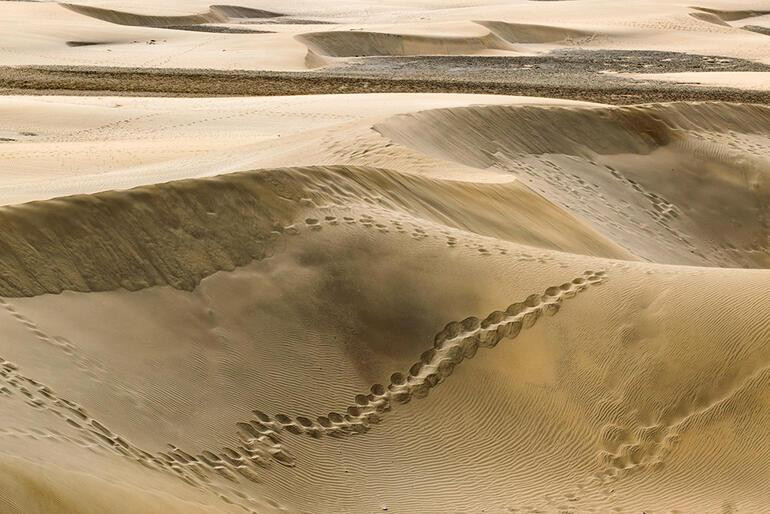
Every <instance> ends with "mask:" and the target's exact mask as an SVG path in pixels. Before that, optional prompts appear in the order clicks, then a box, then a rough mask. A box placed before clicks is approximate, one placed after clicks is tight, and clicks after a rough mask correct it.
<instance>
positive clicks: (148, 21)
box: [60, 3, 283, 27]
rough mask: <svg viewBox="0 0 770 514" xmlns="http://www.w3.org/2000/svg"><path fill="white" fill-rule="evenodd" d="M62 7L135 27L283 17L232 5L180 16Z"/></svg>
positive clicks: (85, 6) (270, 12)
mask: <svg viewBox="0 0 770 514" xmlns="http://www.w3.org/2000/svg"><path fill="white" fill-rule="evenodd" d="M60 5H61V6H62V7H64V8H66V9H69V10H71V11H74V12H76V13H78V14H82V15H84V16H90V17H92V18H96V19H99V20H102V21H106V22H109V23H115V24H117V25H130V26H137V27H173V26H186V25H199V24H205V23H226V22H228V21H231V20H237V19H240V18H246V19H248V18H277V17H280V16H283V15H282V14H280V13H276V12H272V11H263V10H261V9H252V8H249V7H239V6H234V5H212V6H211V7H210V8H209V10H208V12H205V13H200V14H189V15H181V16H155V15H150V14H136V13H131V12H126V11H118V10H114V9H105V8H102V7H95V6H90V5H78V4H68V3H62V4H60Z"/></svg>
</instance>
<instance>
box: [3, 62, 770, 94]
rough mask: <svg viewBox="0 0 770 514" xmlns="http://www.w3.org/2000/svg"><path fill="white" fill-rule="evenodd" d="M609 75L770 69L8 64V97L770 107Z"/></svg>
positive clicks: (712, 65)
mask: <svg viewBox="0 0 770 514" xmlns="http://www.w3.org/2000/svg"><path fill="white" fill-rule="evenodd" d="M606 71H621V72H646V73H655V72H660V73H670V72H683V71H770V66H766V65H762V64H757V63H753V62H750V61H745V60H741V59H732V58H724V57H714V56H698V55H688V54H680V53H673V52H616V51H584V50H579V51H574V50H573V51H560V52H555V53H552V54H548V55H545V56H537V57H455V56H450V57H375V58H358V59H351V60H348V61H345V62H343V63H342V64H340V65H338V66H336V67H333V68H326V69H322V70H316V71H308V72H265V71H238V70H233V71H229V70H228V71H215V70H174V69H161V70H158V69H138V68H109V67H102V68H98V67H63V66H59V67H0V94H69V95H109V94H112V95H150V96H272V95H307V94H333V93H383V92H411V93H481V94H501V95H522V96H538V97H550V98H567V99H574V100H584V101H591V102H599V103H608V104H634V103H649V102H671V101H728V102H746V103H758V104H767V105H770V92H767V91H747V90H741V89H735V88H725V87H708V86H707V87H692V86H689V85H686V84H675V83H668V82H658V81H635V80H631V79H626V78H623V77H620V76H617V75H613V74H608V73H604V72H606Z"/></svg>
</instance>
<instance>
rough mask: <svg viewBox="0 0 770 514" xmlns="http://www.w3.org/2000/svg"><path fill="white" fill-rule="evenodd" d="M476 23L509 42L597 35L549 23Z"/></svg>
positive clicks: (554, 39) (560, 39)
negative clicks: (549, 24)
mask: <svg viewBox="0 0 770 514" xmlns="http://www.w3.org/2000/svg"><path fill="white" fill-rule="evenodd" d="M476 23H478V24H480V25H482V26H484V27H486V28H488V29H489V30H491V31H492V33H493V34H495V35H497V36H498V37H500V38H501V39H503V40H505V41H508V42H509V43H558V42H563V41H565V40H570V41H576V40H585V39H588V38H591V37H593V36H595V33H592V32H587V31H582V30H575V29H570V28H561V27H552V26H548V25H531V24H525V23H508V22H503V21H477V22H476Z"/></svg>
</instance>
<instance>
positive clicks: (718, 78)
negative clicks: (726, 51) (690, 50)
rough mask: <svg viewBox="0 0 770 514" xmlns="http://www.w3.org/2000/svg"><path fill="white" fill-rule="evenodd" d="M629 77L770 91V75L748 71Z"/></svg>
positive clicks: (651, 74) (654, 74) (641, 74)
mask: <svg viewBox="0 0 770 514" xmlns="http://www.w3.org/2000/svg"><path fill="white" fill-rule="evenodd" d="M628 76H630V77H633V78H635V79H640V80H663V81H668V82H677V83H680V84H690V85H694V86H726V87H734V88H742V89H754V90H760V91H770V73H768V72H763V71H754V72H751V71H747V72H740V73H730V72H720V71H705V72H697V71H694V72H687V73H649V74H644V73H636V74H629V75H628Z"/></svg>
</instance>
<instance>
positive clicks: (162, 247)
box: [0, 166, 635, 297]
mask: <svg viewBox="0 0 770 514" xmlns="http://www.w3.org/2000/svg"><path fill="white" fill-rule="evenodd" d="M372 196H375V197H380V198H382V200H380V202H379V203H380V205H381V206H384V207H386V208H389V209H392V210H395V211H401V212H407V213H412V214H414V215H417V216H422V217H424V218H426V219H428V220H431V219H432V221H434V222H437V223H443V224H446V225H447V226H449V227H455V228H462V229H466V230H467V229H470V230H473V229H476V230H479V231H480V232H481V233H482V234H483V233H484V232H485V231H486V232H487V233H489V234H490V235H495V236H497V237H501V238H504V239H505V238H509V239H512V240H517V241H520V242H525V243H527V244H533V245H541V246H543V247H546V248H555V249H561V250H568V251H577V252H584V253H588V254H595V255H602V256H606V257H615V258H627V259H634V258H635V257H634V256H633V255H632V254H630V253H628V252H626V251H625V250H623V249H621V248H620V247H618V246H617V245H615V244H613V243H611V242H609V241H607V240H606V239H604V238H603V237H602V236H600V235H599V234H598V233H596V232H595V231H593V230H592V229H590V228H588V227H585V226H583V225H581V223H580V222H578V221H577V220H576V219H575V218H573V217H572V216H570V215H569V214H566V213H564V212H562V211H560V210H559V209H557V208H555V207H554V206H552V205H550V204H548V202H546V201H544V200H543V199H542V198H540V197H538V196H537V195H533V194H532V193H531V192H528V191H527V190H526V189H522V188H521V187H520V186H518V185H517V184H479V185H476V184H469V183H462V182H454V181H441V180H435V179H427V178H423V177H418V176H409V175H403V174H400V173H397V172H393V171H389V170H381V169H376V168H365V167H356V166H329V167H306V168H283V169H274V170H259V171H255V172H248V173H233V174H227V175H222V176H219V177H215V178H211V179H188V180H180V181H175V182H169V183H165V184H158V185H153V186H144V187H138V188H136V189H131V190H128V191H120V192H104V193H97V194H93V195H79V196H72V197H65V198H59V199H54V200H47V201H40V202H31V203H28V204H22V205H15V206H8V207H4V208H2V209H0V219H2V220H3V221H2V222H3V225H4V227H5V229H4V230H3V232H2V235H0V296H9V297H12V296H34V295H39V294H45V293H59V292H61V291H64V290H74V291H107V290H114V289H118V288H125V289H129V290H138V289H142V288H146V287H150V286H154V285H170V286H172V287H175V288H178V289H184V290H192V289H194V288H195V286H196V285H197V284H198V283H199V282H200V280H201V279H203V278H204V277H206V276H208V275H211V274H213V273H215V272H217V271H221V270H233V269H235V268H236V267H238V266H242V265H245V264H247V263H249V262H251V261H253V260H260V259H263V258H265V257H267V256H269V255H271V254H272V252H273V247H274V245H275V243H276V241H278V240H279V239H280V238H281V237H284V236H287V235H291V234H294V233H296V232H297V230H298V228H297V227H296V226H295V223H296V222H297V221H301V220H302V219H303V218H305V217H306V216H305V215H304V214H303V212H305V211H306V210H308V211H312V210H313V209H312V207H313V206H314V205H317V204H325V203H329V202H332V203H333V204H335V205H338V206H339V207H340V208H341V209H342V211H341V212H344V209H345V208H346V207H349V206H351V205H352V206H355V205H361V206H366V207H365V209H364V210H365V211H367V212H368V211H370V209H369V208H368V205H369V204H368V203H367V202H371V197H372ZM367 199H368V200H367ZM514 199H515V200H516V201H515V202H512V200H514ZM478 204H484V205H485V208H487V209H492V211H494V212H498V213H508V217H507V218H505V219H504V221H503V222H502V223H499V222H498V223H494V222H493V223H490V219H489V218H488V217H487V216H486V215H485V214H484V213H483V212H481V213H478V212H474V211H476V208H475V206H476V205H478ZM511 204H512V205H511ZM530 210H531V214H530V215H527V212H528V211H530ZM307 216H317V214H308V215H307ZM331 218H333V219H332V220H329V219H324V220H321V221H322V222H323V223H329V222H332V223H333V224H336V223H339V222H341V221H343V219H339V220H338V219H337V217H335V216H331ZM339 218H343V216H342V215H340V216H339ZM244 219H246V220H249V222H248V223H241V222H240V220H244ZM350 219H351V220H352V219H353V218H350ZM367 219H368V220H369V221H367V220H366V219H364V220H363V222H364V223H365V224H366V223H372V224H374V223H375V220H374V219H373V218H371V216H369V215H368V214H367ZM517 219H518V220H520V221H515V220H517ZM509 220H510V221H509ZM321 221H319V220H318V219H316V218H312V217H308V218H307V219H306V220H305V222H304V223H303V225H307V227H308V228H309V229H314V228H320V225H319V223H320V222H321ZM490 231H491V232H490ZM450 239H452V238H450ZM450 242H451V241H450Z"/></svg>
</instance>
